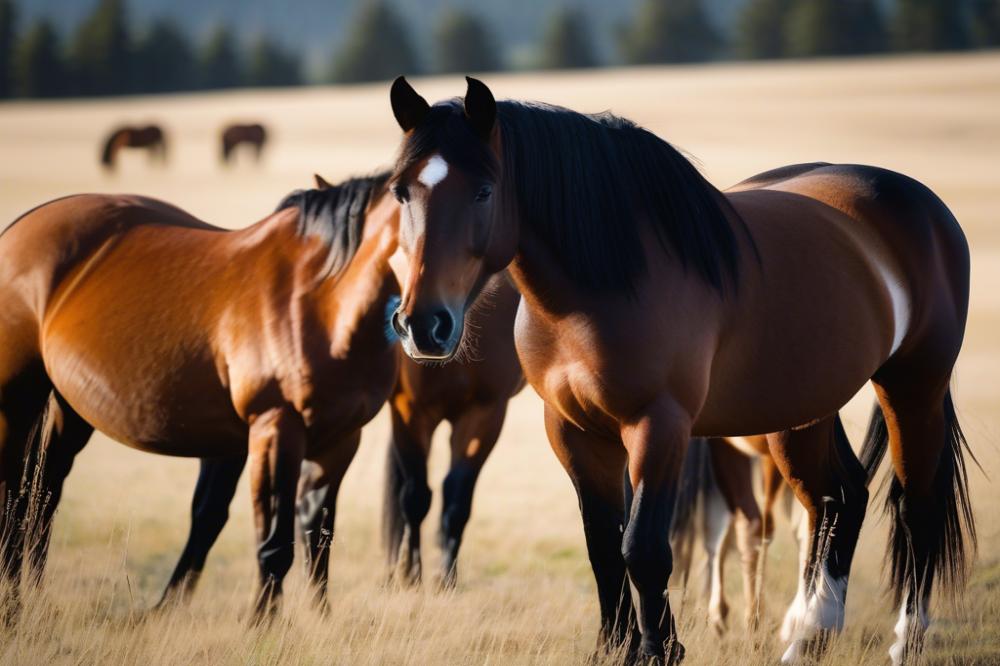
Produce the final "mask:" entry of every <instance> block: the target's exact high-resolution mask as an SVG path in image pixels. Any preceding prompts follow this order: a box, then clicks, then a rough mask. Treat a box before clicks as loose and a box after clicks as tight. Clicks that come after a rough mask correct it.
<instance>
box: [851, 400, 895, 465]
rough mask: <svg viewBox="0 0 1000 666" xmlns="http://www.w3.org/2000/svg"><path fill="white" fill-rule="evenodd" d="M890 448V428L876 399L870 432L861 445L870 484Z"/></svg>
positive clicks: (861, 456) (869, 422)
mask: <svg viewBox="0 0 1000 666" xmlns="http://www.w3.org/2000/svg"><path fill="white" fill-rule="evenodd" d="M888 448H889V429H888V428H887V427H886V425H885V414H883V413H882V406H881V405H879V404H878V402H877V401H876V402H875V404H874V405H873V406H872V415H871V418H869V420H868V432H866V433H865V441H864V444H862V445H861V454H860V455H859V456H858V457H859V458H860V459H861V464H862V465H864V468H865V474H867V475H868V485H871V482H872V479H873V478H875V472H877V471H878V466H879V465H880V464H881V463H882V458H884V457H885V452H886V451H887V450H888Z"/></svg>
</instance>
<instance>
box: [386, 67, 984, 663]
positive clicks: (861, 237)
mask: <svg viewBox="0 0 1000 666" xmlns="http://www.w3.org/2000/svg"><path fill="white" fill-rule="evenodd" d="M391 103H392V109H393V113H394V115H395V117H396V120H397V122H398V123H399V125H400V127H401V128H402V129H403V131H404V137H403V142H402V147H401V150H400V153H399V159H398V161H397V164H396V168H395V171H394V174H393V177H392V180H391V189H392V191H393V193H394V194H395V196H396V198H397V199H398V200H399V202H400V204H401V206H402V213H401V217H400V236H399V237H400V249H401V251H402V252H403V253H404V254H405V255H406V256H407V258H408V260H409V267H410V270H409V277H408V279H407V280H405V281H404V282H403V284H402V290H403V292H402V301H401V303H400V307H399V308H398V309H397V311H396V314H395V315H394V322H395V326H396V327H397V328H398V329H399V330H400V331H401V332H402V333H401V335H402V338H403V348H404V349H405V350H406V352H407V354H409V355H410V356H411V357H413V358H417V359H433V360H438V361H445V360H448V359H450V358H452V357H453V356H454V355H455V354H456V353H457V352H458V350H459V345H460V343H461V341H462V340H463V335H462V330H463V325H464V322H465V317H466V313H467V312H468V310H469V309H470V306H471V305H472V304H473V303H474V302H475V300H476V296H477V294H478V292H479V291H480V289H481V288H482V286H483V285H484V284H485V283H486V281H487V280H488V279H489V276H490V275H492V274H493V273H496V272H499V271H502V270H504V269H509V271H510V274H511V275H512V277H513V279H514V282H515V284H516V286H517V287H518V290H519V291H520V292H521V294H522V300H521V305H520V308H519V310H518V315H517V320H516V325H515V340H516V347H517V351H518V356H519V357H520V359H521V364H522V368H523V370H524V373H525V377H526V378H527V380H528V382H529V383H530V384H532V386H533V387H534V388H535V389H536V391H537V392H538V393H539V395H540V396H541V397H542V398H543V400H544V402H545V405H546V415H545V423H546V429H547V432H548V436H549V441H550V442H551V444H552V447H553V449H554V451H555V452H556V454H557V456H558V458H559V460H560V461H561V462H562V463H563V465H564V466H565V468H566V470H567V472H568V473H569V474H570V476H571V478H572V479H573V482H574V486H575V487H576V489H577V491H578V494H579V500H580V507H581V511H582V513H583V517H584V520H583V522H584V528H585V533H586V538H587V545H588V550H589V553H590V560H591V564H592V565H593V568H594V574H595V577H596V579H597V586H598V594H599V599H600V607H601V618H602V621H601V633H600V636H601V643H602V644H603V645H624V646H625V649H626V650H628V651H630V652H634V653H636V654H638V655H639V656H641V657H652V658H657V659H665V660H667V661H674V660H677V659H679V658H680V657H681V656H682V655H683V648H682V646H681V644H680V642H679V641H678V639H677V634H676V630H675V625H674V622H673V617H672V615H671V613H670V609H669V603H668V599H667V596H666V589H667V582H668V579H669V577H670V573H671V570H672V556H671V549H670V546H669V543H668V539H667V533H666V529H665V527H664V526H665V525H668V524H669V522H670V521H669V517H670V515H671V513H672V512H673V498H674V492H673V491H674V487H675V485H676V483H677V478H678V473H679V470H680V467H681V461H682V460H683V457H684V450H685V448H686V446H687V443H688V441H689V438H690V437H691V436H692V435H696V436H697V435H704V436H720V435H721V436H726V435H750V434H753V433H774V434H772V435H768V449H769V451H770V453H771V455H772V456H773V457H774V460H775V462H776V463H777V466H778V468H779V469H780V471H781V473H782V475H783V476H784V477H785V479H786V480H787V481H788V482H789V485H790V486H791V487H792V489H793V490H794V491H795V493H796V497H797V498H798V500H799V501H800V502H801V503H802V504H803V506H804V508H805V510H806V514H807V518H808V530H809V539H808V551H807V553H808V555H807V558H806V566H804V567H803V569H802V573H801V577H802V579H803V580H802V584H801V586H800V589H801V591H802V594H801V596H800V597H798V598H797V599H796V601H795V603H794V604H793V609H792V621H791V622H790V623H789V625H790V629H789V632H788V633H789V636H788V638H789V641H788V643H789V645H788V649H787V650H786V652H785V655H784V659H785V660H786V661H797V660H800V659H803V658H806V656H807V655H809V654H813V653H816V652H819V651H821V650H822V649H823V646H824V645H825V644H826V642H827V638H828V636H829V635H830V634H831V633H833V632H836V631H839V630H840V629H841V628H842V626H843V621H844V603H845V599H846V593H847V581H848V576H849V573H850V566H851V560H852V558H853V555H854V548H855V544H856V542H857V537H858V532H859V530H860V527H861V522H862V520H863V518H864V515H865V509H866V505H867V500H868V491H867V486H866V484H867V469H870V468H871V467H872V465H874V464H875V463H876V462H877V460H878V458H879V457H880V456H881V454H882V453H883V452H884V451H885V450H886V448H888V449H890V450H891V452H892V462H893V469H894V471H895V477H894V481H893V487H892V489H891V491H890V506H891V509H892V513H893V516H894V517H893V537H892V539H891V543H890V559H891V562H892V567H891V571H892V584H893V591H894V593H895V598H896V602H897V603H898V604H899V605H900V620H899V622H898V624H897V626H896V641H895V642H894V643H893V645H892V647H891V649H890V653H891V655H892V658H893V659H894V660H895V661H897V662H900V661H904V660H906V659H908V658H909V657H910V656H912V655H915V654H916V653H917V652H918V651H919V649H920V645H921V642H922V638H923V635H924V632H925V631H926V627H927V621H928V614H927V611H928V604H929V600H930V594H931V589H932V587H933V584H934V583H935V582H937V583H939V584H940V586H941V587H943V588H945V589H955V588H956V587H957V586H959V585H960V584H961V583H962V581H963V579H964V576H965V574H966V572H967V567H968V562H969V557H968V556H969V550H968V548H967V544H968V542H969V541H970V539H972V538H974V530H973V521H972V513H971V509H970V507H969V502H968V494H967V490H966V475H965V467H964V463H963V453H964V450H965V440H964V437H963V436H962V433H961V429H960V428H959V426H958V422H957V419H956V416H955V409H954V405H953V402H952V398H951V391H950V389H949V383H950V378H951V374H952V368H953V366H954V364H955V361H956V359H957V357H958V353H959V349H960V348H961V343H962V337H963V334H964V329H965V322H966V316H967V310H968V296H969V249H968V245H967V243H966V240H965V237H964V235H963V233H962V231H961V228H960V227H959V225H958V223H957V221H956V220H955V218H954V216H953V215H952V214H951V212H950V211H949V210H948V208H947V207H946V206H945V205H944V203H942V202H941V200H940V199H939V198H938V197H937V196H936V195H934V193H933V192H931V191H930V190H929V189H928V188H927V187H925V186H924V185H922V184H920V183H918V182H916V181H914V180H913V179H911V178H908V177H906V176H903V175H901V174H898V173H894V172H892V171H888V170H885V169H880V168H876V167H869V166H857V165H832V164H825V163H814V164H802V165H794V166H790V167H784V168H781V169H776V170H774V171H770V172H767V173H764V174H761V175H759V176H755V177H753V178H751V179H750V180H748V181H745V182H743V183H741V184H739V185H737V186H736V187H734V188H732V189H730V190H728V191H726V192H720V191H719V190H717V189H716V188H715V187H713V186H712V185H711V184H710V183H709V182H708V181H707V180H705V178H704V177H703V176H702V175H701V174H700V173H698V171H697V170H696V169H695V168H694V166H693V165H692V164H691V163H690V162H689V161H688V160H687V159H685V158H684V157H683V156H682V155H681V154H680V153H679V152H678V151H677V150H676V149H674V148H673V147H672V146H670V145H669V144H668V143H666V142H665V141H662V140H661V139H659V138H658V137H656V136H654V135H653V134H651V133H650V132H648V131H646V130H644V129H642V128H640V127H638V126H636V125H635V124H633V123H631V122H629V121H628V120H625V119H623V118H619V117H616V116H613V115H610V114H602V115H598V116H586V115H583V114H579V113H576V112H574V111H570V110H567V109H562V108H558V107H552V106H548V105H544V104H528V103H522V102H516V101H505V102H501V103H499V104H498V103H496V102H495V100H494V97H493V94H492V92H491V91H490V90H489V88H488V87H487V86H485V85H484V84H483V83H481V82H479V81H476V80H475V79H469V80H468V89H467V92H466V95H465V98H464V100H451V101H446V102H442V103H439V104H437V105H435V106H433V107H432V106H430V105H429V104H427V102H426V101H425V100H424V99H423V98H422V97H420V96H419V95H418V94H417V93H416V92H415V91H414V90H413V89H412V88H411V87H410V86H409V84H407V83H406V82H405V80H403V79H402V78H400V79H398V80H397V81H396V82H395V83H394V84H393V87H392V93H391ZM869 380H871V381H872V383H873V384H874V385H875V389H876V394H877V395H878V398H879V402H880V404H881V407H882V411H883V412H884V414H885V427H884V428H883V429H882V430H883V431H884V434H885V436H884V437H882V438H879V439H877V440H873V441H874V442H875V443H874V444H873V445H872V446H871V447H866V449H865V455H864V456H863V458H864V463H865V464H864V465H863V464H862V462H861V461H859V460H858V458H857V456H855V454H854V452H853V451H852V450H851V448H850V447H849V446H843V443H842V442H841V440H840V438H838V437H837V436H836V413H837V410H838V409H839V408H840V407H841V406H843V405H844V404H845V403H846V402H847V401H848V400H849V399H850V398H851V396H853V395H854V394H855V393H856V392H857V390H858V389H859V388H860V387H861V386H862V385H864V383H865V382H867V381H869ZM626 468H627V470H628V476H629V479H630V483H631V490H632V492H633V493H634V501H633V502H632V504H631V508H630V510H629V513H628V516H627V517H626V516H625V515H624V513H623V511H622V508H621V507H622V506H623V490H622V484H621V478H622V473H623V470H625V469H626ZM626 575H627V576H628V578H629V580H630V581H631V583H632V585H633V586H634V587H635V592H636V595H635V598H634V602H635V603H634V608H635V610H636V612H635V615H634V616H633V614H632V613H631V612H630V609H632V608H633V604H632V600H631V599H630V598H629V594H628V593H629V589H630V588H629V586H628V585H626V584H625V577H626ZM633 617H635V619H633ZM640 634H641V638H639V640H636V639H637V638H638V637H639V636H640Z"/></svg>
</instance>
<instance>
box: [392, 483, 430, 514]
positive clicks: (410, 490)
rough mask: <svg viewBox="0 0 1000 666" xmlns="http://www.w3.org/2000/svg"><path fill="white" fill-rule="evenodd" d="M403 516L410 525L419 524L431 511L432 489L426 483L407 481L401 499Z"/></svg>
mask: <svg viewBox="0 0 1000 666" xmlns="http://www.w3.org/2000/svg"><path fill="white" fill-rule="evenodd" d="M400 502H401V503H402V507H403V515H404V516H406V520H407V522H409V523H410V524H419V523H421V522H423V520H424V518H426V517H427V512H428V511H430V509H431V489H430V488H428V487H427V483H426V482H424V481H419V482H418V481H414V480H410V481H407V482H406V483H405V484H404V485H403V492H402V494H401V497H400Z"/></svg>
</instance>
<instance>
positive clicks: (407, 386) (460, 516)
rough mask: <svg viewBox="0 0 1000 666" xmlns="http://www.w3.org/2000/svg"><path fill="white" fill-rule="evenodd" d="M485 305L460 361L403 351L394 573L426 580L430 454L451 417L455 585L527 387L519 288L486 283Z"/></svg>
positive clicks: (444, 535) (445, 566) (445, 523)
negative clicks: (496, 459)
mask: <svg viewBox="0 0 1000 666" xmlns="http://www.w3.org/2000/svg"><path fill="white" fill-rule="evenodd" d="M485 291H486V292H487V293H488V294H489V295H488V296H487V297H486V298H485V299H484V300H485V301H486V304H485V306H484V307H481V308H478V309H477V311H476V312H475V313H473V314H472V315H470V317H471V319H470V328H471V329H472V331H474V332H470V333H467V334H470V335H474V336H475V341H474V342H473V343H472V344H471V348H472V349H473V351H470V352H469V354H468V355H467V358H466V359H465V360H464V361H463V362H461V363H450V364H447V365H444V366H442V365H439V364H438V365H425V364H419V363H417V362H415V361H412V360H410V358H409V357H407V356H406V355H405V354H402V352H400V356H401V359H400V367H399V381H398V382H397V384H396V390H395V391H394V392H393V396H392V399H391V400H390V401H389V405H390V408H391V413H392V439H391V441H390V443H389V451H388V459H387V461H386V462H387V467H386V486H385V493H386V494H385V502H384V506H383V523H382V525H383V533H384V540H385V546H386V554H387V557H388V564H389V567H390V576H391V577H394V578H395V580H397V581H399V582H400V583H402V584H413V583H417V582H419V581H420V577H421V558H420V525H421V523H422V522H423V520H424V517H425V516H426V515H427V512H428V510H429V509H430V503H431V490H430V488H429V487H428V486H427V456H428V455H429V453H430V446H431V438H432V436H433V434H434V431H435V430H436V429H437V427H438V425H440V423H441V422H442V421H448V422H449V423H450V424H451V468H450V469H449V471H448V475H447V476H446V477H445V480H444V487H443V499H444V503H443V505H442V508H441V527H440V532H439V542H440V545H441V549H442V551H443V555H444V557H443V558H442V568H441V584H442V586H443V587H453V586H454V584H455V580H456V576H457V561H458V550H459V547H460V546H461V543H462V533H463V532H464V531H465V525H466V523H467V522H468V520H469V516H470V514H471V512H472V495H473V492H474V490H475V487H476V481H477V479H478V478H479V472H480V470H482V468H483V464H484V463H485V462H486V458H487V457H488V456H489V455H490V452H491V451H492V450H493V445H494V444H496V441H497V438H498V437H499V436H500V429H501V428H502V427H503V421H504V417H505V416H506V414H507V402H508V400H510V398H511V397H513V396H514V395H515V394H516V393H517V392H518V391H520V390H521V388H522V387H523V386H524V377H523V375H522V374H521V365H520V363H519V362H518V360H517V353H516V352H515V351H514V314H515V312H516V311H517V304H518V301H519V300H520V294H518V293H517V290H516V289H515V288H514V286H513V284H511V282H510V280H509V278H508V277H507V276H506V275H505V274H498V275H497V276H495V277H493V278H492V280H491V282H490V284H488V285H487V286H486V288H485Z"/></svg>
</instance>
